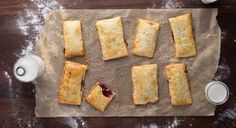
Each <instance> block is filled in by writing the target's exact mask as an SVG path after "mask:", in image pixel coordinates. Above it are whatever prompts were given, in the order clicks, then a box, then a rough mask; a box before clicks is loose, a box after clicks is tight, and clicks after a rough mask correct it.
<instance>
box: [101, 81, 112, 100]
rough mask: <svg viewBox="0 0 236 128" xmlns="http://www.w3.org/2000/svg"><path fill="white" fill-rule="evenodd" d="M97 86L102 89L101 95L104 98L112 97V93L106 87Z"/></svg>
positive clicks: (102, 85) (103, 85)
mask: <svg viewBox="0 0 236 128" xmlns="http://www.w3.org/2000/svg"><path fill="white" fill-rule="evenodd" d="M99 86H100V87H101V88H102V94H103V95H104V96H105V97H111V96H112V91H111V90H110V89H108V88H107V87H106V85H105V84H103V83H99Z"/></svg>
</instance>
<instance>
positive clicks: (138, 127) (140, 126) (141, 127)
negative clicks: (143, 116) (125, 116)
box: [135, 123, 160, 128]
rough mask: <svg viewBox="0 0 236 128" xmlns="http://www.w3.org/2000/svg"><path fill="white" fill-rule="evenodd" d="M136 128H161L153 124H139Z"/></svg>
mask: <svg viewBox="0 0 236 128" xmlns="http://www.w3.org/2000/svg"><path fill="white" fill-rule="evenodd" d="M135 128H160V127H159V126H158V125H156V124H154V123H152V124H149V125H143V124H137V125H136V126H135Z"/></svg>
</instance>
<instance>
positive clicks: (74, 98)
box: [58, 61, 87, 105]
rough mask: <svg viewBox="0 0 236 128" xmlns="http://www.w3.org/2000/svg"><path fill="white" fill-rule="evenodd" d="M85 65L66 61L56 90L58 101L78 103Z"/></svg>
mask: <svg viewBox="0 0 236 128" xmlns="http://www.w3.org/2000/svg"><path fill="white" fill-rule="evenodd" d="M86 70H87V65H83V64H80V63H75V62H70V61H66V62H65V66H64V70H63V73H62V77H61V85H60V88H59V91H58V100H59V103H63V104H72V105H80V104H81V99H82V94H83V86H82V84H83V79H84V77H85V73H86Z"/></svg>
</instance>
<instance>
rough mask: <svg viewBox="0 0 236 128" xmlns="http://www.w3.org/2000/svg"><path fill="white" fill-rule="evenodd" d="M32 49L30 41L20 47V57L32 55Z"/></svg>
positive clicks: (32, 45)
mask: <svg viewBox="0 0 236 128" xmlns="http://www.w3.org/2000/svg"><path fill="white" fill-rule="evenodd" d="M33 49H34V44H33V43H32V42H31V41H29V42H28V43H27V45H26V46H22V49H21V53H20V55H21V56H24V55H30V54H32V53H33Z"/></svg>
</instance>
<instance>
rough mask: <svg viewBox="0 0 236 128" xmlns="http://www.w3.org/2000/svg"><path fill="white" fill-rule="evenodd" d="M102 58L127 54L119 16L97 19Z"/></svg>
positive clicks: (112, 57)
mask: <svg viewBox="0 0 236 128" xmlns="http://www.w3.org/2000/svg"><path fill="white" fill-rule="evenodd" d="M96 28H97V30H98V35H99V40H100V43H101V46H102V54H103V60H110V59H115V58H120V57H124V56H128V52H127V48H126V43H125V40H124V32H123V25H122V20H121V17H120V16H119V17H115V18H111V19H105V20H100V21H97V23H96Z"/></svg>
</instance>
